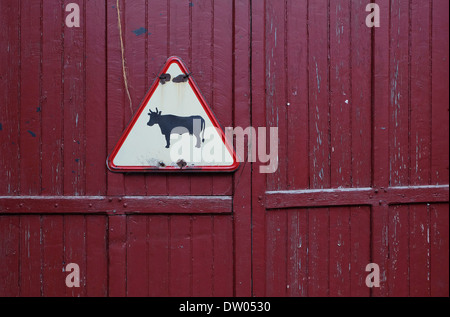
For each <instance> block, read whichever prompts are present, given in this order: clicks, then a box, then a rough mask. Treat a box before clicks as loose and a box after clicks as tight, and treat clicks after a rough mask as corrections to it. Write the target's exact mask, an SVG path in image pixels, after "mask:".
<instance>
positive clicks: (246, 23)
mask: <svg viewBox="0 0 450 317" xmlns="http://www.w3.org/2000/svg"><path fill="white" fill-rule="evenodd" d="M233 15H234V41H235V42H234V62H233V67H234V69H233V73H234V78H235V79H234V107H235V108H234V124H235V126H237V127H238V126H240V127H248V126H250V124H251V123H250V81H249V79H248V70H249V67H250V56H249V53H248V47H249V45H250V5H249V3H248V1H236V2H235V3H234V13H233ZM233 191H234V193H235V195H234V199H233V211H234V213H235V214H234V239H235V240H234V243H235V251H234V252H235V259H234V261H235V263H234V265H235V267H236V268H239V269H237V270H235V273H234V274H235V295H236V296H250V295H251V288H252V285H251V281H252V278H251V263H252V261H251V250H252V246H251V239H252V235H251V212H252V210H251V199H252V198H251V197H252V194H251V165H250V164H243V165H242V166H241V168H240V170H239V172H238V173H236V174H235V175H234V190H233Z"/></svg>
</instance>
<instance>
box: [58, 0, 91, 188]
mask: <svg viewBox="0 0 450 317" xmlns="http://www.w3.org/2000/svg"><path fill="white" fill-rule="evenodd" d="M69 3H71V1H69V0H65V1H64V7H66V6H67V5H68V4H69ZM78 5H79V7H80V15H81V16H83V17H84V10H85V5H84V2H80V3H79V4H78ZM84 28H85V26H83V27H79V28H76V27H73V28H68V27H65V28H64V129H63V130H64V194H65V195H74V196H82V195H84V194H85V192H86V175H85V172H86V171H85V165H86V151H85V142H86V135H85V125H86V111H85V109H86V104H85V89H86V86H85V85H86V82H85V67H86V64H85V57H84V56H85V40H84V34H85V29H84Z"/></svg>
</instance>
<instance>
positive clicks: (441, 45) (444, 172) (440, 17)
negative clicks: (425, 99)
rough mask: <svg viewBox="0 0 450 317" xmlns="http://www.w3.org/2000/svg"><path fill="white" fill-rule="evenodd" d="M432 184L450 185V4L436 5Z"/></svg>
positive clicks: (436, 2) (437, 0)
mask: <svg viewBox="0 0 450 317" xmlns="http://www.w3.org/2000/svg"><path fill="white" fill-rule="evenodd" d="M432 6H433V11H432V42H431V45H432V70H431V72H432V85H431V89H432V91H431V93H432V99H431V105H432V110H431V111H432V116H431V142H432V143H431V153H432V154H431V183H432V184H448V182H449V179H448V177H449V172H448V160H449V154H448V153H449V145H448V143H449V140H448V138H449V130H448V127H449V115H448V109H449V108H448V107H449V92H448V86H449V79H448V68H449V61H448V60H449V43H448V37H449V28H448V21H449V13H448V11H449V2H448V1H445V0H434V1H433V3H432Z"/></svg>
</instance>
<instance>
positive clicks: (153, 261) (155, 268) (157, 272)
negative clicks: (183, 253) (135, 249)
mask: <svg viewBox="0 0 450 317" xmlns="http://www.w3.org/2000/svg"><path fill="white" fill-rule="evenodd" d="M169 230H170V220H169V217H168V216H152V217H149V218H148V259H149V263H148V275H149V276H148V278H149V283H148V287H149V288H148V295H149V296H152V297H155V296H165V297H167V296H169V274H170V268H169V266H170V250H169V247H170V242H169V241H170V240H169V239H170V235H169Z"/></svg>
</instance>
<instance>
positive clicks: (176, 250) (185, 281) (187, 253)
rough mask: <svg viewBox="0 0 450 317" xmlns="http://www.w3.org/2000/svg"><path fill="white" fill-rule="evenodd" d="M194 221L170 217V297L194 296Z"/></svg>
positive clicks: (189, 218) (188, 218)
mask: <svg viewBox="0 0 450 317" xmlns="http://www.w3.org/2000/svg"><path fill="white" fill-rule="evenodd" d="M191 226H192V220H191V217H190V216H173V217H170V255H169V256H170V260H169V274H170V277H169V295H170V296H171V297H172V296H173V297H186V296H192V231H191V230H192V227H191Z"/></svg>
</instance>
